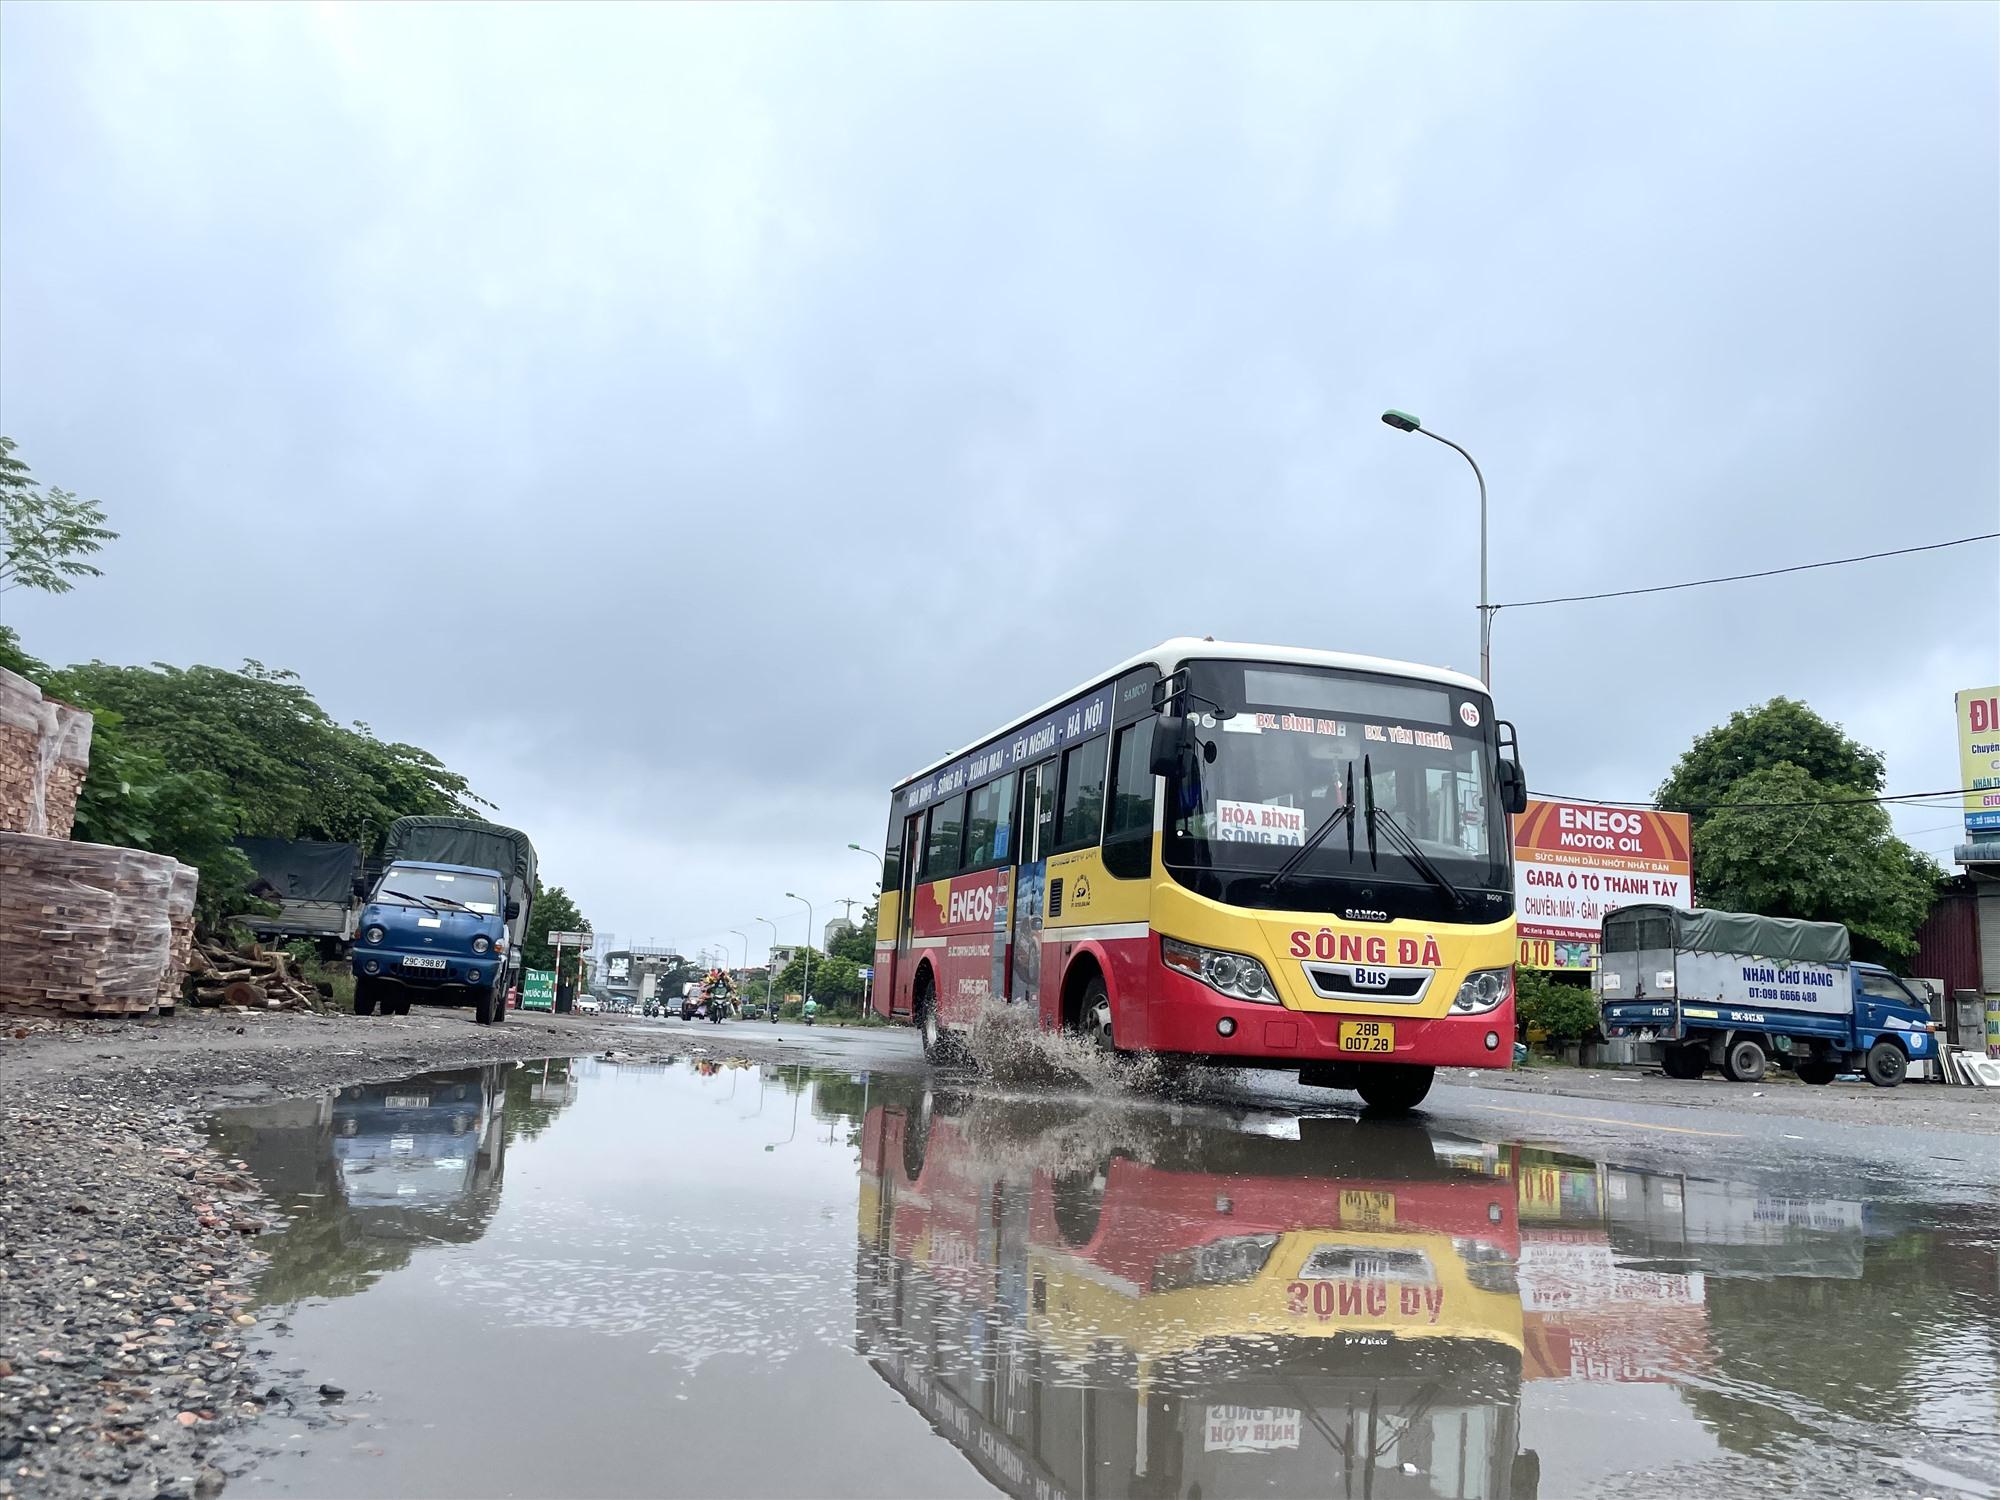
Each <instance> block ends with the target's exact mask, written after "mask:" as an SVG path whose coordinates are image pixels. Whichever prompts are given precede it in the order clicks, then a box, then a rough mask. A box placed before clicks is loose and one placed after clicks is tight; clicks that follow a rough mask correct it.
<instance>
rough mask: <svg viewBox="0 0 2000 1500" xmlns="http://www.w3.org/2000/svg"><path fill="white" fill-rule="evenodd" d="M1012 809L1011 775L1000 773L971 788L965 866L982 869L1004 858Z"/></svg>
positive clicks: (1009, 841)
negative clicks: (990, 779) (993, 778)
mask: <svg viewBox="0 0 2000 1500" xmlns="http://www.w3.org/2000/svg"><path fill="white" fill-rule="evenodd" d="M1013 813H1014V778H1013V777H1012V776H1002V777H999V778H997V779H996V780H993V781H989V782H987V783H986V784H985V785H984V786H980V787H974V788H973V790H972V793H971V801H970V803H969V804H968V808H967V812H966V818H965V866H964V867H965V868H966V869H968V870H985V869H990V868H991V867H992V866H993V865H995V864H1005V863H1006V862H1007V852H1008V847H1009V844H1010V843H1011V839H1010V838H1009V834H1010V833H1011V831H1012V829H1013V826H1014V819H1013Z"/></svg>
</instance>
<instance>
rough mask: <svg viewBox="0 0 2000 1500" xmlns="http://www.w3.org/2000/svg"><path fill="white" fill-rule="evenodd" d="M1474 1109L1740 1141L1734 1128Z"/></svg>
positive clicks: (1510, 1109) (1542, 1111) (1489, 1106)
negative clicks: (1697, 1126) (1696, 1127)
mask: <svg viewBox="0 0 2000 1500" xmlns="http://www.w3.org/2000/svg"><path fill="white" fill-rule="evenodd" d="M1472 1107H1473V1108H1474V1109H1493V1110H1498V1111H1499V1112H1500V1113H1501V1114H1503V1115H1533V1116H1535V1117H1536V1118H1537V1119H1543V1120H1582V1121H1584V1122H1585V1123H1586V1124H1590V1125H1622V1126H1625V1127H1626V1128H1628V1129H1631V1130H1665V1131H1669V1132H1671V1133H1672V1134H1674V1135H1707V1136H1713V1137H1715V1139H1717V1140H1719V1141H1740V1140H1742V1139H1743V1137H1742V1136H1740V1135H1738V1134H1737V1133H1736V1132H1735V1131H1732V1130H1696V1129H1695V1128H1694V1127H1693V1126H1691V1125H1648V1124H1646V1123H1645V1122H1644V1121H1643V1120H1613V1119H1608V1118H1606V1117H1605V1116H1603V1115H1566V1114H1564V1113H1563V1112H1562V1111H1560V1110H1554V1109H1516V1108H1514V1107H1513V1106H1512V1105H1509V1104H1475V1105H1473V1106H1472Z"/></svg>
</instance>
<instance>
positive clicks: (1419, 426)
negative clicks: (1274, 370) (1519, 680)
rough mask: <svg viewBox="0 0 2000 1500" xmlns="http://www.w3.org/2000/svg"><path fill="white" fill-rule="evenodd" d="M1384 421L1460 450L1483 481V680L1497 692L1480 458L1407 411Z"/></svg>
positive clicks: (1481, 496)
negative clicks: (1487, 599)
mask: <svg viewBox="0 0 2000 1500" xmlns="http://www.w3.org/2000/svg"><path fill="white" fill-rule="evenodd" d="M1382 420H1383V421H1384V422H1386V423H1387V424H1388V425H1389V426H1391V427H1393V428H1395V429H1396V430H1397V431H1398V432H1420V433H1422V434H1423V435H1424V436H1425V437H1427V438H1430V439H1431V440H1432V441H1434V442H1439V443H1443V444H1444V445H1445V447H1447V448H1452V449H1456V450H1457V452H1458V456H1459V457H1460V458H1462V459H1464V460H1465V461H1466V462H1467V463H1469V464H1471V465H1472V477H1473V478H1474V479H1476V480H1478V481H1479V680H1480V681H1481V682H1483V683H1485V684H1486V690H1487V691H1488V692H1489V693H1490V692H1492V691H1493V606H1492V605H1491V604H1488V603H1487V602H1486V598H1487V595H1486V476H1485V475H1484V474H1482V473H1480V472H1479V463H1478V460H1476V459H1475V458H1473V456H1472V455H1471V454H1470V453H1467V452H1466V451H1465V450H1464V449H1463V448H1460V447H1459V446H1458V444H1456V443H1454V442H1453V441H1452V440H1451V439H1450V438H1448V437H1439V436H1438V434H1436V433H1435V432H1432V431H1431V430H1430V429H1429V428H1428V427H1426V426H1424V424H1423V423H1422V422H1419V421H1418V420H1417V419H1416V418H1415V417H1413V416H1411V415H1410V414H1409V413H1408V412H1406V411H1385V412H1383V413H1382Z"/></svg>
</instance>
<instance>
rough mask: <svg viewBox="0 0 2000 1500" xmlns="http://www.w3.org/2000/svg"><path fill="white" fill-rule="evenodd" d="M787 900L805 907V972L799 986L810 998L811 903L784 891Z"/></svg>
mask: <svg viewBox="0 0 2000 1500" xmlns="http://www.w3.org/2000/svg"><path fill="white" fill-rule="evenodd" d="M785 899H786V900H787V901H797V902H799V903H800V904H801V905H802V906H804V907H805V909H806V974H805V982H804V983H803V984H801V985H800V986H799V989H800V993H802V994H803V995H804V996H805V998H806V999H808V1000H810V999H812V992H813V904H812V902H810V901H808V900H806V898H805V897H803V896H799V895H795V894H793V893H792V892H791V891H786V892H785Z"/></svg>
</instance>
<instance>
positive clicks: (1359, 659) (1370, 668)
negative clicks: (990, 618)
mask: <svg viewBox="0 0 2000 1500" xmlns="http://www.w3.org/2000/svg"><path fill="white" fill-rule="evenodd" d="M1195 659H1199V660H1203V661H1267V662H1276V663H1280V664H1290V665H1295V666H1302V667H1335V668H1338V669H1340V670H1343V671H1348V672H1381V673H1384V674H1386V675H1388V676H1392V677H1413V678H1416V679H1418V680H1419V681H1422V682H1436V683H1442V684H1443V685H1444V686H1446V687H1455V688H1460V689H1462V690H1464V691H1466V692H1469V693H1484V692H1485V691H1486V685H1485V684H1484V683H1482V682H1481V681H1480V680H1479V679H1478V678H1477V677H1468V676H1467V675H1466V674H1465V673H1463V672H1454V671H1452V670H1451V668H1449V667H1426V666H1423V665H1421V664H1419V663H1417V662H1412V661H1394V660H1392V659H1390V658H1389V657H1386V656H1356V655H1354V654H1352V653H1351V652H1347V651H1308V650H1306V649H1304V648H1303V647H1300V646H1261V645H1258V644H1256V643H1254V642H1250V641H1215V640H1206V639H1204V638H1202V637H1201V636H1194V635H1177V636H1175V637H1173V638H1172V639H1171V640H1165V641H1161V642H1160V644H1159V645H1157V646H1155V647H1153V649H1152V650H1150V651H1141V652H1140V653H1139V654H1138V655H1137V656H1134V657H1129V658H1127V659H1126V660H1124V661H1121V662H1120V663H1118V665H1117V666H1115V667H1112V668H1111V669H1110V670H1108V671H1104V672H1099V673H1096V674H1095V675H1093V676H1091V677H1087V678H1085V679H1084V680H1083V681H1082V682H1080V683H1078V684H1077V685H1076V686H1075V687H1073V688H1071V689H1070V690H1069V691H1068V692H1066V693H1060V694H1058V695H1057V696H1055V697H1053V698H1051V699H1050V700H1049V701H1048V702H1047V703H1044V704H1042V705H1041V706H1040V707H1039V708H1031V709H1029V710H1028V711H1027V712H1026V713H1024V714H1017V715H1015V716H1014V717H1013V718H1011V719H1009V720H1008V721H1007V722H1006V723H1004V724H1002V725H1000V726H999V727H998V728H996V729H994V730H993V731H992V732H991V733H990V734H983V735H981V736H980V737H979V738H978V739H976V740H974V741H973V742H972V743H971V744H969V745H962V746H960V747H959V748H958V749H956V750H954V751H952V752H951V753H950V754H949V755H940V756H939V757H938V758H937V759H936V760H934V761H932V762H931V763H930V764H929V765H927V766H923V767H921V768H919V769H918V770H915V771H912V772H910V774H909V775H907V776H905V777H904V778H903V779H902V780H901V781H898V782H897V783H895V786H894V787H892V788H891V790H898V789H900V788H902V787H904V786H906V785H908V784H909V783H910V782H912V781H916V780H918V779H919V778H921V777H924V776H928V775H930V774H931V772H933V771H935V770H937V769H938V768H939V767H941V766H948V765H950V764H951V763H952V762H953V761H955V760H957V759H958V758H959V757H960V756H961V755H969V754H971V753H972V752H973V751H974V750H977V749H978V748H979V747H980V746H981V745H983V744H985V743H986V742H987V741H989V740H994V739H998V738H999V737H1000V736H1001V735H1003V734H1005V733H1007V731H1008V730H1010V729H1012V728H1014V727H1015V726H1016V725H1019V724H1026V723H1029V722H1030V721H1032V720H1035V719H1039V718H1040V717H1041V716H1042V715H1043V714H1046V713H1049V712H1051V711H1052V710H1054V709H1056V708H1059V707H1061V706H1062V705H1063V704H1065V703H1067V702H1068V701H1069V700H1070V699H1072V698H1075V697H1077V696H1078V695H1080V694H1082V693H1086V692H1088V691H1089V690H1090V689H1091V688H1093V687H1096V686H1097V685H1098V684H1099V683H1102V682H1109V681H1111V680H1112V679H1113V678H1116V677H1122V676H1123V675H1124V674H1125V673H1127V672H1130V671H1132V670H1133V669H1134V668H1135V667H1147V666H1150V667H1156V668H1158V669H1159V672H1160V675H1161V676H1165V675H1166V674H1167V673H1169V672H1171V671H1173V670H1174V668H1176V667H1178V666H1179V665H1180V664H1181V663H1182V662H1184V661H1189V660H1195Z"/></svg>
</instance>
